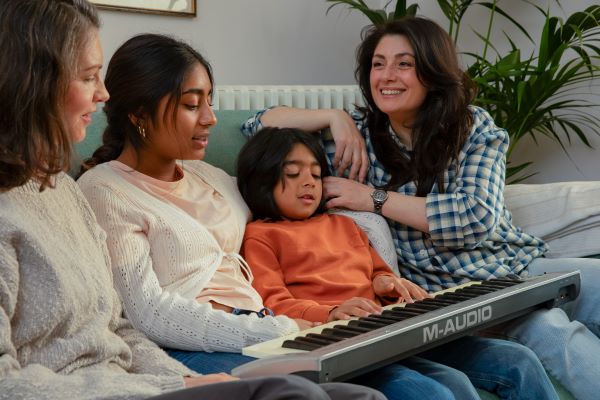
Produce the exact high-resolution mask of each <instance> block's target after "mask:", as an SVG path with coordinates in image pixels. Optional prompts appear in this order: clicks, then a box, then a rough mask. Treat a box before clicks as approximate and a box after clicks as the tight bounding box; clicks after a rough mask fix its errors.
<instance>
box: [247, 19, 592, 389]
mask: <svg viewBox="0 0 600 400" xmlns="http://www.w3.org/2000/svg"><path fill="white" fill-rule="evenodd" d="M355 74H356V78H357V80H358V83H359V85H360V88H361V91H362V93H363V96H364V98H365V101H366V106H365V107H360V108H358V110H357V111H355V112H353V113H352V114H347V113H346V112H344V111H342V110H300V109H293V108H286V107H280V108H274V109H271V110H267V111H263V112H261V113H259V114H257V115H256V116H255V117H253V118H251V119H250V120H249V121H248V122H247V123H246V125H245V127H244V132H245V133H246V134H248V135H250V134H252V132H256V131H257V130H259V129H260V128H261V127H262V126H289V127H297V128H301V129H305V130H320V129H324V128H330V130H331V133H332V136H333V140H325V139H324V140H323V142H324V143H323V144H324V146H325V148H326V150H327V153H328V158H329V162H330V166H331V167H332V169H335V170H336V171H337V175H338V176H341V175H342V173H344V172H346V173H347V174H346V176H347V177H348V178H342V177H329V178H325V180H324V190H325V195H326V196H327V197H329V198H330V200H329V202H328V204H327V205H328V207H330V208H334V207H340V208H347V209H351V210H361V211H374V212H376V213H379V214H382V215H383V216H385V217H386V218H387V220H388V223H389V226H390V229H391V232H392V236H393V238H394V241H395V245H396V250H397V254H398V261H399V270H400V273H401V274H402V275H403V276H404V277H406V278H409V279H411V280H412V281H413V282H416V283H418V284H419V285H421V286H422V287H423V288H425V289H427V290H429V291H438V290H440V289H443V288H447V287H452V286H455V285H459V284H462V283H465V282H468V281H469V280H485V279H490V278H494V277H501V276H508V275H521V276H525V275H527V274H529V275H538V274H542V273H544V272H554V271H561V270H580V271H581V276H582V290H581V294H580V296H579V298H578V300H577V302H572V303H571V306H572V308H571V309H570V310H569V314H567V313H566V312H565V311H563V310H562V309H558V308H556V309H552V310H544V311H538V312H535V313H533V314H530V315H528V316H527V317H524V318H522V319H521V320H518V321H515V322H514V323H512V324H511V325H510V326H509V327H508V328H507V330H506V332H505V335H507V336H509V337H512V338H514V339H516V340H518V341H520V342H522V343H524V344H526V345H527V346H528V347H530V348H531V349H533V350H534V351H535V352H536V353H537V355H538V357H539V358H540V359H541V360H542V362H543V364H544V366H545V367H546V368H547V369H548V370H549V371H550V372H551V374H552V375H553V376H554V377H555V378H557V379H558V380H559V381H560V382H561V383H562V384H563V385H564V386H565V387H566V388H567V389H569V390H570V391H571V393H573V394H574V395H575V396H576V397H577V398H578V399H592V398H596V397H597V393H599V392H600V379H597V378H598V377H597V372H595V371H596V369H595V368H594V367H593V366H594V365H596V363H597V359H598V357H600V339H599V338H598V335H599V333H600V312H599V311H598V308H596V307H595V305H596V304H599V303H600V298H599V296H600V260H595V259H568V260H567V259H553V260H551V259H546V258H544V257H543V254H544V253H545V252H546V250H547V246H546V244H545V243H544V242H543V241H542V240H540V239H538V238H536V237H533V236H531V235H528V234H526V233H524V232H522V231H521V230H520V229H519V228H517V227H515V226H514V225H512V222H511V215H510V213H509V211H508V210H507V209H506V207H505V205H504V199H503V191H504V184H505V182H504V176H505V167H506V150H507V149H508V140H509V137H508V134H507V132H506V131H505V130H504V129H502V128H499V127H497V126H496V125H495V124H494V121H493V120H492V119H491V117H490V115H489V114H488V113H487V112H486V111H485V110H483V109H481V108H479V107H474V106H471V105H470V102H471V101H472V100H473V98H474V93H475V90H474V87H473V84H472V82H471V81H470V79H469V78H468V77H467V76H466V74H465V73H464V72H463V71H462V70H461V69H460V66H459V62H458V57H457V55H456V50H455V47H454V44H453V42H452V40H451V38H450V37H449V36H448V35H447V33H446V32H444V31H443V29H441V28H440V27H439V26H438V25H437V24H435V23H434V22H432V21H429V20H427V19H424V18H405V19H403V20H400V21H395V22H391V23H388V24H386V25H382V26H378V27H373V28H371V29H370V30H369V31H368V32H367V35H366V36H365V39H364V41H363V42H362V44H361V45H360V47H359V49H358V52H357V68H356V71H355ZM356 178H357V180H354V179H356ZM365 180H366V184H363V183H361V182H365ZM575 382H577V384H576V383H575Z"/></svg>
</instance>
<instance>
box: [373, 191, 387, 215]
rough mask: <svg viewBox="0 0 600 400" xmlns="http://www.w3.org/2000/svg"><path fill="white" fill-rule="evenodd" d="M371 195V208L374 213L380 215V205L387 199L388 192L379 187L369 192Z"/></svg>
mask: <svg viewBox="0 0 600 400" xmlns="http://www.w3.org/2000/svg"><path fill="white" fill-rule="evenodd" d="M371 197H372V198H373V209H374V211H375V213H376V214H379V215H381V207H383V204H384V203H385V202H386V200H387V199H388V192H386V191H385V190H381V189H375V190H374V191H373V193H371Z"/></svg>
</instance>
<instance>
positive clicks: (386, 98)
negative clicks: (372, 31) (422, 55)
mask: <svg viewBox="0 0 600 400" xmlns="http://www.w3.org/2000/svg"><path fill="white" fill-rule="evenodd" d="M370 84H371V93H372V95H373V100H374V101H375V104H376V105H377V107H378V108H379V109H380V110H381V111H382V112H384V113H386V114H387V115H389V117H390V119H392V120H396V121H398V122H402V123H403V124H407V123H410V122H412V120H413V119H414V117H415V116H416V114H417V113H418V111H419V109H420V108H421V105H422V104H423V102H424V101H425V97H426V96H427V89H426V88H425V86H424V85H423V84H422V83H421V81H420V80H419V78H418V77H417V70H416V65H415V52H414V49H413V48H412V46H411V44H410V42H409V41H408V39H407V38H406V37H405V36H403V35H387V36H384V37H382V38H381V40H380V41H379V43H378V44H377V47H376V48H375V52H374V53H373V59H372V63H371V74H370Z"/></svg>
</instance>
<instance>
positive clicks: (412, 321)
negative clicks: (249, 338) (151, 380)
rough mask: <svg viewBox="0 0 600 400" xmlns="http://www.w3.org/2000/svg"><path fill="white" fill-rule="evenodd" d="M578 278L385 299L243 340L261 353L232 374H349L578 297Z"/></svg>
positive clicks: (249, 351)
mask: <svg viewBox="0 0 600 400" xmlns="http://www.w3.org/2000/svg"><path fill="white" fill-rule="evenodd" d="M579 283H580V277H579V271H574V272H562V273H549V274H544V275H540V276H535V277H531V278H525V279H508V278H502V279H493V280H489V281H483V282H470V283H468V284H466V285H461V286H459V287H456V288H452V289H447V290H444V291H441V292H437V293H436V294H435V296H434V297H433V298H430V299H425V300H421V301H416V302H415V303H409V304H407V303H398V304H392V305H389V306H386V307H385V308H384V311H383V313H382V314H380V315H376V314H373V315H370V316H368V317H364V318H354V319H352V320H350V321H332V322H329V323H326V324H323V325H320V326H318V327H314V328H310V329H307V330H304V331H302V332H300V333H295V334H292V335H287V336H283V337H281V338H277V339H273V340H270V341H268V342H264V343H259V344H256V345H253V346H249V347H245V348H244V349H243V350H242V354H244V355H248V356H251V357H256V358H259V359H258V360H255V361H251V362H249V363H247V364H244V365H241V366H239V367H237V368H235V369H234V370H233V371H232V374H233V375H234V376H239V377H257V376H268V375H273V374H296V375H301V376H304V377H306V378H308V379H310V380H312V381H315V382H330V381H345V380H348V379H351V378H353V377H355V376H358V375H361V374H364V373H366V372H369V371H372V370H374V369H377V368H380V367H382V366H385V365H388V364H391V363H393V362H396V361H398V360H401V359H403V358H406V357H410V356H412V355H414V354H417V353H420V352H422V351H425V350H427V349H430V348H433V347H435V346H439V345H441V344H444V343H447V342H449V341H451V340H454V339H457V338H458V337H460V336H464V335H467V334H469V333H473V332H476V331H479V330H482V329H485V328H487V327H490V326H493V325H496V324H499V323H502V322H505V321H507V320H510V319H513V318H516V317H518V316H521V315H524V314H526V313H529V312H531V311H534V310H535V309H538V308H542V307H548V308H550V307H557V306H561V305H563V304H564V303H566V302H569V301H571V300H574V299H575V298H576V297H577V296H578V294H579Z"/></svg>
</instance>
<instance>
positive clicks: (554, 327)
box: [501, 258, 600, 400]
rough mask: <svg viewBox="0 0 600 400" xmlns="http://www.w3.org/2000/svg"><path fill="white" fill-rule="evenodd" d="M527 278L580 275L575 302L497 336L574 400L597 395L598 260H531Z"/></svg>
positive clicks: (532, 317) (599, 390) (540, 313)
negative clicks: (522, 351)
mask: <svg viewBox="0 0 600 400" xmlns="http://www.w3.org/2000/svg"><path fill="white" fill-rule="evenodd" d="M527 269H528V271H529V273H530V274H531V275H540V274H543V273H544V272H557V271H574V270H579V271H580V273H581V292H580V293H579V297H578V299H577V300H576V301H575V302H573V303H572V304H570V305H569V306H568V307H566V308H565V310H566V311H565V310H562V309H560V308H553V309H551V310H539V311H536V312H534V313H532V314H529V315H527V316H524V317H521V318H519V319H517V320H514V321H511V322H510V323H508V324H506V325H504V326H503V327H502V329H501V334H502V335H504V336H505V337H508V338H510V339H513V340H515V341H518V342H520V343H522V344H524V345H525V346H527V347H529V348H530V349H532V350H533V351H534V352H535V353H536V354H537V356H538V357H539V358H540V360H541V361H542V364H543V365H544V367H546V369H547V370H548V372H550V374H551V375H552V376H554V377H555V378H556V379H557V380H558V381H559V382H560V383H561V384H562V385H563V386H564V387H565V388H566V389H567V390H569V391H570V392H571V394H573V396H575V397H576V398H577V399H579V400H588V399H589V400H592V399H598V396H599V393H600V375H599V374H598V365H599V361H598V360H600V339H599V337H598V336H599V335H600V307H599V305H600V259H591V258H563V259H549V258H538V259H535V260H534V261H533V262H532V263H531V264H530V265H529V266H528V267H527Z"/></svg>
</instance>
